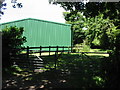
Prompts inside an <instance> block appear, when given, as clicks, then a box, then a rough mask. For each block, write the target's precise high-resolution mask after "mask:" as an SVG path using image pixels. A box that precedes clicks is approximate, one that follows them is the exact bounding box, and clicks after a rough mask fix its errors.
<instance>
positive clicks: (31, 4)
mask: <svg viewBox="0 0 120 90" xmlns="http://www.w3.org/2000/svg"><path fill="white" fill-rule="evenodd" d="M48 1H49V0H17V2H18V3H22V4H23V7H22V8H13V7H12V5H13V4H11V0H6V1H5V2H6V3H7V9H6V10H4V15H3V16H2V17H1V20H0V23H3V22H9V21H14V20H19V19H24V18H37V19H41V20H48V21H54V22H60V23H65V20H64V17H63V12H64V9H63V8H62V7H60V6H59V5H53V4H49V2H48Z"/></svg>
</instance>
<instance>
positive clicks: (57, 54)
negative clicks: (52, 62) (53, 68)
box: [57, 46, 58, 56]
mask: <svg viewBox="0 0 120 90" xmlns="http://www.w3.org/2000/svg"><path fill="white" fill-rule="evenodd" d="M57 56H58V46H57Z"/></svg>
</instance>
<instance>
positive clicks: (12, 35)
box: [2, 26, 26, 68]
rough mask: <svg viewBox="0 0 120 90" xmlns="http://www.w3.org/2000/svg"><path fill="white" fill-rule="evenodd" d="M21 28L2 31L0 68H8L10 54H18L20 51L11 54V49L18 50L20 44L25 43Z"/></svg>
mask: <svg viewBox="0 0 120 90" xmlns="http://www.w3.org/2000/svg"><path fill="white" fill-rule="evenodd" d="M23 31H24V29H23V27H20V28H18V27H16V26H14V27H13V26H11V27H6V28H4V29H3V30H2V66H3V67H4V68H8V67H10V66H11V65H12V61H10V54H11V53H14V54H19V52H20V50H18V51H15V52H12V49H13V48H16V49H20V48H21V47H22V44H23V43H25V42H26V38H25V36H22V34H23Z"/></svg>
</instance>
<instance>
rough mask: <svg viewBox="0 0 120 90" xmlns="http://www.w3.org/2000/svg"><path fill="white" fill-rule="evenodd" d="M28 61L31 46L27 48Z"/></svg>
mask: <svg viewBox="0 0 120 90" xmlns="http://www.w3.org/2000/svg"><path fill="white" fill-rule="evenodd" d="M27 59H29V46H27Z"/></svg>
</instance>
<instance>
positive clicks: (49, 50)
mask: <svg viewBox="0 0 120 90" xmlns="http://www.w3.org/2000/svg"><path fill="white" fill-rule="evenodd" d="M50 48H51V47H50V46H49V56H50Z"/></svg>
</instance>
